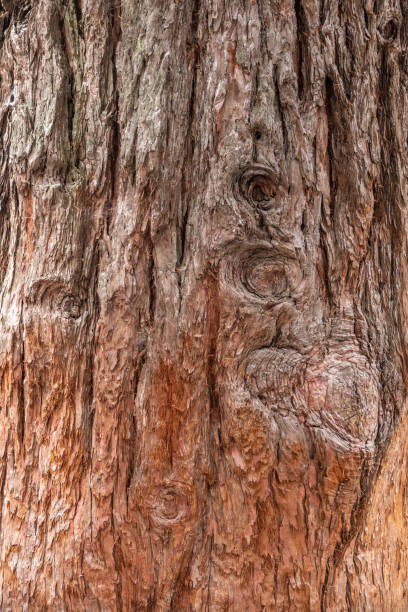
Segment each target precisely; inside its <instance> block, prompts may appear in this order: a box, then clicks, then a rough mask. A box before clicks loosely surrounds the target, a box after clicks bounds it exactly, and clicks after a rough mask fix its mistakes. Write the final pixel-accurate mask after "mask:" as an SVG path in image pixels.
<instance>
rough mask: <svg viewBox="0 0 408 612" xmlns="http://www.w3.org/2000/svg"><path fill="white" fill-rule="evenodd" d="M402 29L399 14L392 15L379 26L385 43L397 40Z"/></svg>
mask: <svg viewBox="0 0 408 612" xmlns="http://www.w3.org/2000/svg"><path fill="white" fill-rule="evenodd" d="M399 30H400V19H399V17H398V16H397V15H395V16H392V17H390V18H389V19H388V20H387V21H385V22H384V23H383V25H381V26H380V27H379V28H378V33H379V35H380V39H381V40H382V42H383V43H386V44H390V43H392V42H394V41H396V40H397V38H398V35H399Z"/></svg>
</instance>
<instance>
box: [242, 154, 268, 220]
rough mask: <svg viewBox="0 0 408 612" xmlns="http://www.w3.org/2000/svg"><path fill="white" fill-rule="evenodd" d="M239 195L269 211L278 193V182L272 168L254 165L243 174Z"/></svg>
mask: <svg viewBox="0 0 408 612" xmlns="http://www.w3.org/2000/svg"><path fill="white" fill-rule="evenodd" d="M238 188H239V194H240V195H241V196H242V197H244V198H245V199H246V200H247V201H248V202H250V203H251V204H253V205H254V206H256V207H257V208H260V209H261V210H268V208H270V207H271V205H272V203H273V199H274V197H275V196H276V193H277V180H276V177H275V176H274V173H273V172H272V170H271V168H269V167H268V166H265V165H262V164H254V165H253V166H250V167H249V168H247V169H246V170H244V171H243V172H242V174H241V175H240V177H239V179H238Z"/></svg>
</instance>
